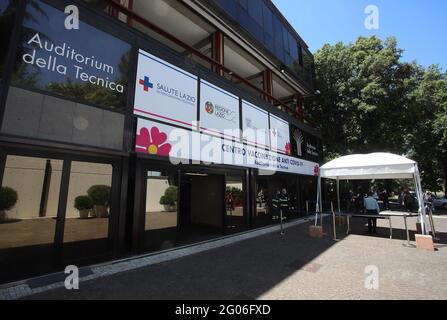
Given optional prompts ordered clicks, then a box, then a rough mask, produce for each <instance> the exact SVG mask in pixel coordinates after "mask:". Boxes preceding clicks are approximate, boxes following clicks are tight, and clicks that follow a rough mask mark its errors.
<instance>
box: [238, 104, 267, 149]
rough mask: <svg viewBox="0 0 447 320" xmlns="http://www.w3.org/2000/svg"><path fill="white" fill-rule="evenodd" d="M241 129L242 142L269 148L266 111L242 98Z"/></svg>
mask: <svg viewBox="0 0 447 320" xmlns="http://www.w3.org/2000/svg"><path fill="white" fill-rule="evenodd" d="M242 130H243V133H242V136H243V139H244V142H246V143H248V144H251V145H255V146H259V147H262V148H270V141H269V134H268V132H269V114H268V112H267V111H264V110H262V109H261V108H258V107H256V106H254V105H252V104H251V103H249V102H247V101H244V100H242Z"/></svg>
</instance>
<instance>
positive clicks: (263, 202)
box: [253, 177, 272, 227]
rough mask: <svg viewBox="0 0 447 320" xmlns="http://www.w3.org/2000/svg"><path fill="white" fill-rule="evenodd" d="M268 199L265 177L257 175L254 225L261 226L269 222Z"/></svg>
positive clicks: (270, 217) (270, 219)
mask: <svg viewBox="0 0 447 320" xmlns="http://www.w3.org/2000/svg"><path fill="white" fill-rule="evenodd" d="M270 200H271V199H270V192H269V188H268V180H267V178H262V177H258V178H257V179H256V211H255V217H254V219H253V220H254V221H253V223H254V225H255V227H262V226H266V225H269V224H270V223H271V221H272V215H271V210H270V206H269V205H270Z"/></svg>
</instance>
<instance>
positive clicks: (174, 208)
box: [163, 204, 177, 212]
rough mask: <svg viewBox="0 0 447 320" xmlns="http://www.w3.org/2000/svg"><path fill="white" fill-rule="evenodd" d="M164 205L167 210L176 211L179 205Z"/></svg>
mask: <svg viewBox="0 0 447 320" xmlns="http://www.w3.org/2000/svg"><path fill="white" fill-rule="evenodd" d="M163 207H164V210H165V211H166V212H175V211H177V206H176V205H175V204H174V205H169V204H165V205H163Z"/></svg>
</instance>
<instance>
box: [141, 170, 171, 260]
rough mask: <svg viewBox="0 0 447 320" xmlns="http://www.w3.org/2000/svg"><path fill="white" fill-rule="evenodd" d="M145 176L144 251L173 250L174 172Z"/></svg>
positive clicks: (158, 172)
mask: <svg viewBox="0 0 447 320" xmlns="http://www.w3.org/2000/svg"><path fill="white" fill-rule="evenodd" d="M145 173H146V177H145V179H146V183H145V190H144V195H145V199H146V201H145V205H144V206H143V208H144V251H150V252H152V251H160V250H165V249H169V248H173V247H175V246H176V243H177V225H178V222H177V220H178V219H177V211H178V205H179V201H178V198H179V197H178V192H179V191H178V173H177V171H147V170H145Z"/></svg>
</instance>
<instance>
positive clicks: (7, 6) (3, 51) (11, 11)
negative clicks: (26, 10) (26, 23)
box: [0, 0, 16, 79]
mask: <svg viewBox="0 0 447 320" xmlns="http://www.w3.org/2000/svg"><path fill="white" fill-rule="evenodd" d="M15 16H16V5H15V1H11V0H0V41H1V43H2V45H1V46H0V79H2V78H3V69H4V67H5V63H6V57H7V55H8V49H9V42H10V40H11V34H12V29H13V26H14V19H15Z"/></svg>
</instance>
